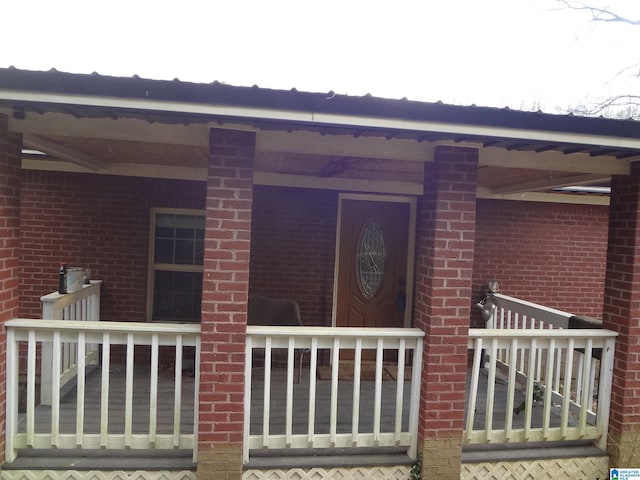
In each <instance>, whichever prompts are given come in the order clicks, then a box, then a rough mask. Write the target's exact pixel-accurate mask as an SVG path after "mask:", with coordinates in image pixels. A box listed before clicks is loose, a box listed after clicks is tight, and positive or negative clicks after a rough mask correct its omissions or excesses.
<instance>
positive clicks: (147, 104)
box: [0, 90, 640, 149]
mask: <svg viewBox="0 0 640 480" xmlns="http://www.w3.org/2000/svg"><path fill="white" fill-rule="evenodd" d="M0 99H6V100H14V101H26V102H42V103H57V104H65V105H86V106H93V107H106V108H125V109H134V110H142V111H150V112H151V111H155V112H173V113H182V114H196V115H210V116H222V117H228V118H238V119H241V118H245V119H255V120H275V121H284V122H294V123H298V122H299V123H306V124H310V125H339V126H344V127H367V128H377V129H383V130H410V131H418V132H435V133H449V134H455V135H475V136H481V137H484V136H487V137H498V138H513V139H520V140H530V141H545V142H552V143H553V142H558V143H574V144H581V145H592V146H598V147H616V148H632V149H640V138H624V137H612V136H603V135H593V134H576V133H567V132H552V131H540V130H528V129H514V128H503V127H492V126H482V125H471V124H454V123H445V122H431V121H424V120H405V119H399V118H384V117H368V116H358V115H345V114H331V113H319V112H307V111H304V112H301V111H294V110H282V109H274V108H254V107H240V106H229V105H214V104H203V103H192V102H173V101H163V100H148V99H138V98H119V97H100V96H93V95H66V94H52V93H41V92H31V91H20V90H0Z"/></svg>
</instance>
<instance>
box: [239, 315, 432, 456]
mask: <svg viewBox="0 0 640 480" xmlns="http://www.w3.org/2000/svg"><path fill="white" fill-rule="evenodd" d="M423 336H424V332H422V331H421V330H418V329H391V328H330V327H263V326H259V327H258V326H249V327H247V348H246V371H245V412H244V418H245V426H244V439H245V441H244V442H243V444H244V452H243V455H244V457H243V459H244V462H245V463H246V462H247V461H248V460H249V455H250V449H288V448H333V447H374V446H401V447H405V446H406V447H407V449H408V453H409V455H410V456H411V457H412V458H415V455H416V448H417V426H418V423H417V422H418V401H419V395H420V376H421V362H422V337H423ZM279 349H283V350H284V354H283V357H284V360H285V363H286V367H285V368H283V369H276V368H273V366H274V365H273V363H274V362H273V361H272V359H273V358H274V357H275V356H274V351H275V350H279ZM296 352H298V353H301V352H304V354H305V357H307V356H308V365H309V374H308V375H305V376H304V377H303V378H304V381H302V382H300V383H295V384H294V379H295V378H298V375H297V374H296V372H295V371H294V370H295V369H296V368H299V367H296V365H295V364H296V363H299V364H302V362H296V361H295V357H296ZM254 358H255V359H256V363H258V361H259V362H260V364H261V365H263V367H264V369H263V372H262V371H260V374H262V373H263V377H262V378H259V377H257V375H258V372H259V369H258V368H255V367H253V360H254ZM347 358H348V360H346V359H347ZM320 359H324V360H326V361H327V363H328V364H329V365H330V366H329V367H328V368H330V371H331V373H330V375H329V377H328V379H326V380H322V379H320V380H318V373H319V369H320V367H319V363H320ZM365 359H370V360H371V362H373V365H375V366H374V367H373V366H372V370H373V372H374V373H373V375H372V377H371V378H369V379H365V368H363V366H365V363H364V360H365ZM408 364H409V365H411V370H410V372H411V378H410V379H408V374H407V376H406V377H405V365H408ZM345 365H346V367H345ZM305 368H306V367H305ZM344 368H347V370H348V373H349V375H348V377H349V379H348V380H346V381H344V380H343V378H341V377H340V370H341V369H344ZM389 368H392V369H393V370H394V372H397V375H396V376H395V379H393V380H390V379H385V380H384V381H383V376H384V375H385V372H386V371H387V370H386V369H389ZM405 379H406V381H405ZM258 393H259V394H260V395H261V396H262V398H261V402H260V403H261V404H260V405H259V406H257V405H256V406H255V408H254V407H252V395H257V394H258ZM365 396H366V397H367V399H366V401H365V400H364V397H365ZM407 398H408V400H409V402H408V403H407V402H405V400H407ZM253 403H254V404H255V403H256V402H253ZM407 404H408V407H406V406H405V405H407ZM252 409H253V411H252ZM321 409H322V410H321ZM384 415H386V416H387V417H386V418H388V419H389V422H388V427H387V426H383V416H384ZM276 417H277V418H276Z"/></svg>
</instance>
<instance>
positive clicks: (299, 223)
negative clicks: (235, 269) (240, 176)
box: [249, 186, 338, 325]
mask: <svg viewBox="0 0 640 480" xmlns="http://www.w3.org/2000/svg"><path fill="white" fill-rule="evenodd" d="M337 209H338V193H337V192H335V191H324V190H308V189H299V188H278V187H262V186H256V187H255V188H254V206H253V224H252V228H253V231H252V238H251V277H250V285H249V288H250V291H251V292H252V293H259V294H262V295H267V296H274V297H282V298H292V299H295V300H296V301H297V302H298V304H299V305H300V314H301V317H302V321H303V323H304V324H305V325H329V324H330V322H331V309H332V302H333V296H332V294H333V274H334V263H335V247H336V244H335V241H336V240H335V235H336V221H337V220H336V219H337Z"/></svg>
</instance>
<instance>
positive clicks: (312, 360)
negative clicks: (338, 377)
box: [245, 337, 318, 448]
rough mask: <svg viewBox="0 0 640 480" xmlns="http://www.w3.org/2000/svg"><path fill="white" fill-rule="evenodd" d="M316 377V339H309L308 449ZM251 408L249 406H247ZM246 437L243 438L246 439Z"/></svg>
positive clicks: (312, 433) (313, 427) (311, 436)
mask: <svg viewBox="0 0 640 480" xmlns="http://www.w3.org/2000/svg"><path fill="white" fill-rule="evenodd" d="M317 376H318V339H317V337H313V338H312V339H311V351H310V352H309V416H308V421H307V430H308V433H307V442H308V446H309V447H310V448H313V439H314V437H315V428H316V387H317V384H316V382H317ZM248 407H249V408H251V405H249V406H248ZM247 438H249V437H248V436H246V437H245V443H248V442H246V439H247Z"/></svg>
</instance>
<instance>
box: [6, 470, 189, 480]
mask: <svg viewBox="0 0 640 480" xmlns="http://www.w3.org/2000/svg"><path fill="white" fill-rule="evenodd" d="M0 479H1V480H196V472H192V471H190V470H181V471H175V472H173V471H167V470H164V471H162V470H161V471H135V472H125V471H117V470H116V471H99V470H86V471H78V470H2V472H0Z"/></svg>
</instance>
